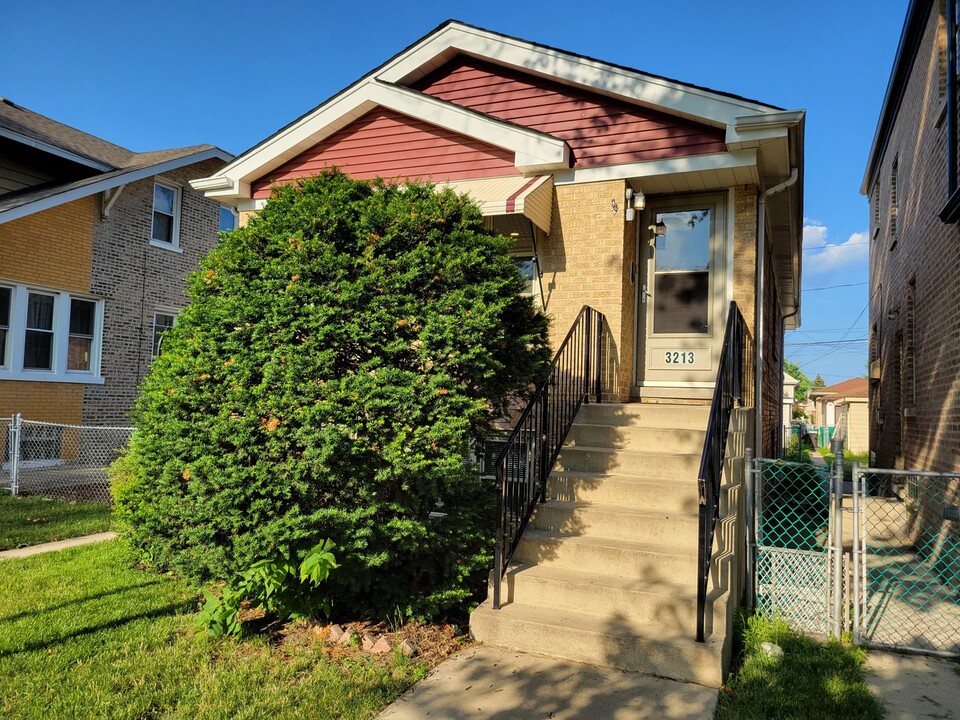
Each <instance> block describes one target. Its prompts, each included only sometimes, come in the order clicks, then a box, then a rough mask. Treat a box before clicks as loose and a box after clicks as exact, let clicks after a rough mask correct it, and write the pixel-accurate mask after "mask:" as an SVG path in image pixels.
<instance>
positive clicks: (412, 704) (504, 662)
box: [379, 645, 717, 720]
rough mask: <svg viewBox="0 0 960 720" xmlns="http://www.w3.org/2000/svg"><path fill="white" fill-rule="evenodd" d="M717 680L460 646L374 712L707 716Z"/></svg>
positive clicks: (494, 718)
mask: <svg viewBox="0 0 960 720" xmlns="http://www.w3.org/2000/svg"><path fill="white" fill-rule="evenodd" d="M716 705H717V690H716V689H715V688H708V687H703V686H702V685H693V684H691V683H682V682H677V681H675V680H665V679H663V678H656V677H650V676H648V675H639V674H637V673H629V672H623V671H620V670H613V669H611V668H601V667H595V666H593V665H582V664H580V663H575V662H569V661H565V660H558V659H556V658H550V657H545V656H542V655H528V654H526V653H520V652H516V651H513V650H506V649H503V648H497V647H492V646H483V645H481V646H479V647H474V648H469V649H467V650H463V651H461V652H460V653H458V654H456V655H454V656H453V657H452V658H450V659H449V660H447V661H445V662H443V663H442V664H440V665H439V666H438V667H437V668H436V669H434V671H433V672H432V673H430V675H429V676H428V677H427V678H426V679H425V680H423V681H421V682H420V683H418V684H417V685H415V686H414V687H413V688H411V689H410V690H409V691H407V693H406V694H404V695H403V696H402V697H400V699H398V700H396V701H395V702H394V703H393V704H391V705H390V706H389V707H388V708H387V709H386V710H384V711H383V713H381V715H380V716H379V720H468V719H471V718H472V719H476V720H480V719H481V718H482V719H483V720H508V719H509V720H547V719H548V718H552V719H553V720H574V719H576V720H648V719H650V720H652V719H653V718H663V719H664V720H681V719H683V720H687V719H689V720H694V719H696V720H709V718H712V717H713V714H714V710H715V709H716Z"/></svg>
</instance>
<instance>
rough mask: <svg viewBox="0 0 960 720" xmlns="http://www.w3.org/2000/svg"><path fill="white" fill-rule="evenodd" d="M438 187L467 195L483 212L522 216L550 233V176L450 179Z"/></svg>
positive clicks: (551, 189)
mask: <svg viewBox="0 0 960 720" xmlns="http://www.w3.org/2000/svg"><path fill="white" fill-rule="evenodd" d="M438 187H449V188H450V189H451V190H453V191H454V192H456V193H460V194H464V195H468V196H469V197H470V198H471V199H472V200H474V201H475V202H476V203H477V204H478V205H479V206H480V212H482V213H483V214H484V215H488V216H489V215H513V214H520V215H524V216H525V217H527V218H529V219H530V221H531V222H532V223H533V224H534V225H536V226H537V227H538V228H540V229H541V230H543V231H544V232H545V233H549V232H550V218H551V216H552V212H553V178H552V177H551V176H550V175H537V176H534V177H516V176H511V177H500V178H483V179H480V180H451V181H449V182H446V183H442V184H440V185H438Z"/></svg>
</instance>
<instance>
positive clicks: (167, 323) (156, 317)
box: [153, 311, 177, 357]
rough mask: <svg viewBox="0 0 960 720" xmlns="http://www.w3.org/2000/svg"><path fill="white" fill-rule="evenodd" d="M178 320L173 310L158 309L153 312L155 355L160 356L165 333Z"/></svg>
mask: <svg viewBox="0 0 960 720" xmlns="http://www.w3.org/2000/svg"><path fill="white" fill-rule="evenodd" d="M176 322H177V315H176V313H175V312H172V311H157V312H155V313H154V314H153V355H154V357H158V356H159V355H160V352H161V351H162V349H163V334H164V333H165V332H166V331H167V330H169V329H170V328H172V327H173V326H174V324H176Z"/></svg>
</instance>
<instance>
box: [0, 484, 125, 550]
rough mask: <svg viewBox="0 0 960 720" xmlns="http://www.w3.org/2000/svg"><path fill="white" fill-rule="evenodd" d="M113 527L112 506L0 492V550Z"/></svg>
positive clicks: (62, 538) (77, 535)
mask: <svg viewBox="0 0 960 720" xmlns="http://www.w3.org/2000/svg"><path fill="white" fill-rule="evenodd" d="M109 529H110V508H108V507H107V506H105V505H101V504H99V503H74V502H63V501H60V500H46V499H44V498H38V497H11V496H10V495H8V494H6V493H3V492H0V550H10V549H11V548H18V547H25V546H27V545H38V544H39V543H45V542H51V541H53V540H64V539H66V538H72V537H79V536H81V535H90V534H92V533H98V532H103V531H105V530H109Z"/></svg>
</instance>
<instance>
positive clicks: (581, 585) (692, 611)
mask: <svg viewBox="0 0 960 720" xmlns="http://www.w3.org/2000/svg"><path fill="white" fill-rule="evenodd" d="M690 580H691V582H690V583H688V584H677V583H668V582H664V581H647V580H642V579H636V578H624V577H620V576H618V575H609V574H601V573H597V572H592V571H590V570H586V569H581V570H570V569H567V568H555V567H549V566H546V565H521V564H518V563H511V565H510V567H509V568H507V573H506V575H504V577H503V582H502V585H501V592H502V595H501V602H502V603H503V604H504V605H506V604H508V603H518V604H520V605H528V606H532V607H539V608H544V609H546V610H550V611H563V612H567V611H572V612H578V613H588V614H597V613H603V614H604V615H614V616H616V617H619V618H623V619H624V620H627V621H629V622H635V623H657V624H659V625H660V626H661V627H662V628H665V629H668V630H675V631H677V632H678V633H680V632H684V631H690V630H691V629H692V628H695V627H696V623H697V591H696V588H695V587H694V585H695V583H694V582H692V580H693V578H692V577H691V578H690Z"/></svg>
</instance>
